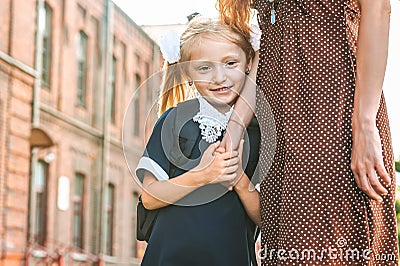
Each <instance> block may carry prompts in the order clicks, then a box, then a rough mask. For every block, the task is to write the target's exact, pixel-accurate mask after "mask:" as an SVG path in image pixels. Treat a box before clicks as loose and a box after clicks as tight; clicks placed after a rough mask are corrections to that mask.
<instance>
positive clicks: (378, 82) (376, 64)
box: [351, 0, 391, 201]
mask: <svg viewBox="0 0 400 266" xmlns="http://www.w3.org/2000/svg"><path fill="white" fill-rule="evenodd" d="M359 4H360V7H361V21H360V28H359V34H358V41H357V52H356V53H357V54H356V55H357V56H356V58H357V72H356V88H355V95H354V113H353V117H352V129H353V146H352V156H351V157H352V158H351V169H352V171H353V173H354V176H355V179H356V182H357V185H358V186H359V188H360V189H361V190H362V191H364V192H365V193H366V194H367V195H368V196H369V197H371V198H372V199H375V200H378V201H381V200H382V197H381V196H382V195H385V194H387V190H386V189H385V188H384V187H383V185H382V184H381V182H380V181H379V180H378V176H379V177H381V181H383V182H385V183H387V184H390V182H391V181H390V177H389V175H388V173H387V172H386V170H385V167H384V164H383V158H382V146H381V140H380V137H379V132H378V129H377V127H376V115H377V112H378V108H379V103H380V100H381V96H382V84H383V79H384V76H385V70H386V61H387V54H388V42H389V23H390V0H359Z"/></svg>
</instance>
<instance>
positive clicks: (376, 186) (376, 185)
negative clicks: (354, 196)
mask: <svg viewBox="0 0 400 266" xmlns="http://www.w3.org/2000/svg"><path fill="white" fill-rule="evenodd" d="M368 181H369V184H370V185H371V187H372V189H373V190H374V191H375V192H376V193H377V194H379V195H381V196H385V195H386V194H387V193H388V192H387V190H386V188H385V187H384V186H383V185H382V184H381V182H379V180H378V176H377V175H376V172H375V170H373V169H372V170H371V171H370V172H369V173H368Z"/></svg>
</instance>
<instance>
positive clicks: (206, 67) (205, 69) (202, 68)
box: [198, 66, 211, 71]
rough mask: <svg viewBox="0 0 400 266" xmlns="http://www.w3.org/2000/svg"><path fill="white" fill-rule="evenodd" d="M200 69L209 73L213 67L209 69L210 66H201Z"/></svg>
mask: <svg viewBox="0 0 400 266" xmlns="http://www.w3.org/2000/svg"><path fill="white" fill-rule="evenodd" d="M198 69H199V70H200V71H208V70H210V69H211V67H209V66H201V67H199V68H198Z"/></svg>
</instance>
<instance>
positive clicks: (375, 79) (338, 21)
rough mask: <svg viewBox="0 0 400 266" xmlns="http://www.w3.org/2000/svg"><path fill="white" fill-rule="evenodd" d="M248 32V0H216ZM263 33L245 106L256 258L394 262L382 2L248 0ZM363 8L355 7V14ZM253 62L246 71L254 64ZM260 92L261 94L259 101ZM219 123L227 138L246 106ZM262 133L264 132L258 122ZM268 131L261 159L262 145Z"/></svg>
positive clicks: (385, 9) (226, 17)
mask: <svg viewBox="0 0 400 266" xmlns="http://www.w3.org/2000/svg"><path fill="white" fill-rule="evenodd" d="M219 4H220V14H221V19H222V20H223V21H224V22H225V23H229V24H230V25H232V26H234V27H237V28H239V29H242V30H243V31H245V32H246V31H248V30H249V29H248V25H247V23H246V22H247V21H248V18H249V9H250V5H251V3H250V1H249V0H219ZM254 7H255V9H257V11H258V13H259V15H258V18H259V22H260V25H261V30H262V38H261V49H260V54H259V65H258V73H251V75H253V77H255V76H256V75H257V84H258V85H259V87H260V90H257V97H256V99H257V100H254V96H255V94H256V93H255V92H254V91H255V90H254V89H253V90H251V89H250V87H251V86H247V87H246V88H245V89H244V90H243V96H244V97H247V99H248V102H250V103H251V102H252V101H253V102H257V104H256V115H257V118H258V120H259V122H260V127H261V128H262V127H263V124H262V123H267V122H268V121H269V117H267V116H268V115H267V114H268V113H269V112H268V108H269V107H270V108H271V111H272V114H273V119H274V122H275V127H276V136H272V135H271V134H265V133H263V134H262V144H261V145H262V151H261V154H260V162H261V165H260V172H261V176H262V178H263V182H262V183H261V215H262V230H261V231H262V245H261V246H262V248H263V249H262V251H263V253H262V254H261V255H262V258H261V259H262V262H263V265H268V266H269V265H397V261H398V258H397V230H396V217H395V210H394V199H395V173H394V163H393V152H392V146H391V137H390V131H389V122H388V117H387V113H386V106H385V100H384V97H383V94H382V83H383V78H384V73H385V67H386V60H387V50H388V32H389V17H390V1H389V0H258V1H257V0H256V2H255V3H254ZM361 10H362V16H361ZM253 69H255V68H253ZM266 101H267V103H266ZM235 111H237V112H235V115H236V116H232V117H231V120H236V121H232V122H230V123H229V125H228V132H230V134H229V135H230V136H231V137H232V140H233V141H232V142H230V141H227V138H225V139H224V141H223V142H224V143H225V145H226V146H228V147H229V146H230V145H232V146H233V148H235V147H237V145H238V143H239V141H238V139H239V138H240V136H241V134H240V133H241V132H243V128H242V127H241V126H240V125H239V123H238V121H240V120H242V121H244V122H245V124H246V123H247V122H248V121H250V118H251V116H252V114H253V113H252V112H251V108H249V107H248V106H247V105H246V103H245V101H243V100H239V101H238V102H237V103H236V106H235ZM264 132H265V131H264ZM274 137H276V149H275V154H274V155H273V156H272V159H271V161H272V163H270V164H269V163H268V162H267V161H268V157H271V156H270V153H271V149H270V147H269V146H268V144H269V143H271V142H272V141H273V139H274Z"/></svg>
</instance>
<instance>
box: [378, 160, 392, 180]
mask: <svg viewBox="0 0 400 266" xmlns="http://www.w3.org/2000/svg"><path fill="white" fill-rule="evenodd" d="M375 170H376V173H377V174H378V176H380V177H381V178H382V181H383V182H384V183H385V184H386V185H387V186H390V184H391V183H392V180H391V179H390V176H389V174H388V172H387V171H386V169H385V167H384V166H383V162H382V160H381V161H380V162H379V163H378V164H377V165H376V167H375Z"/></svg>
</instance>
